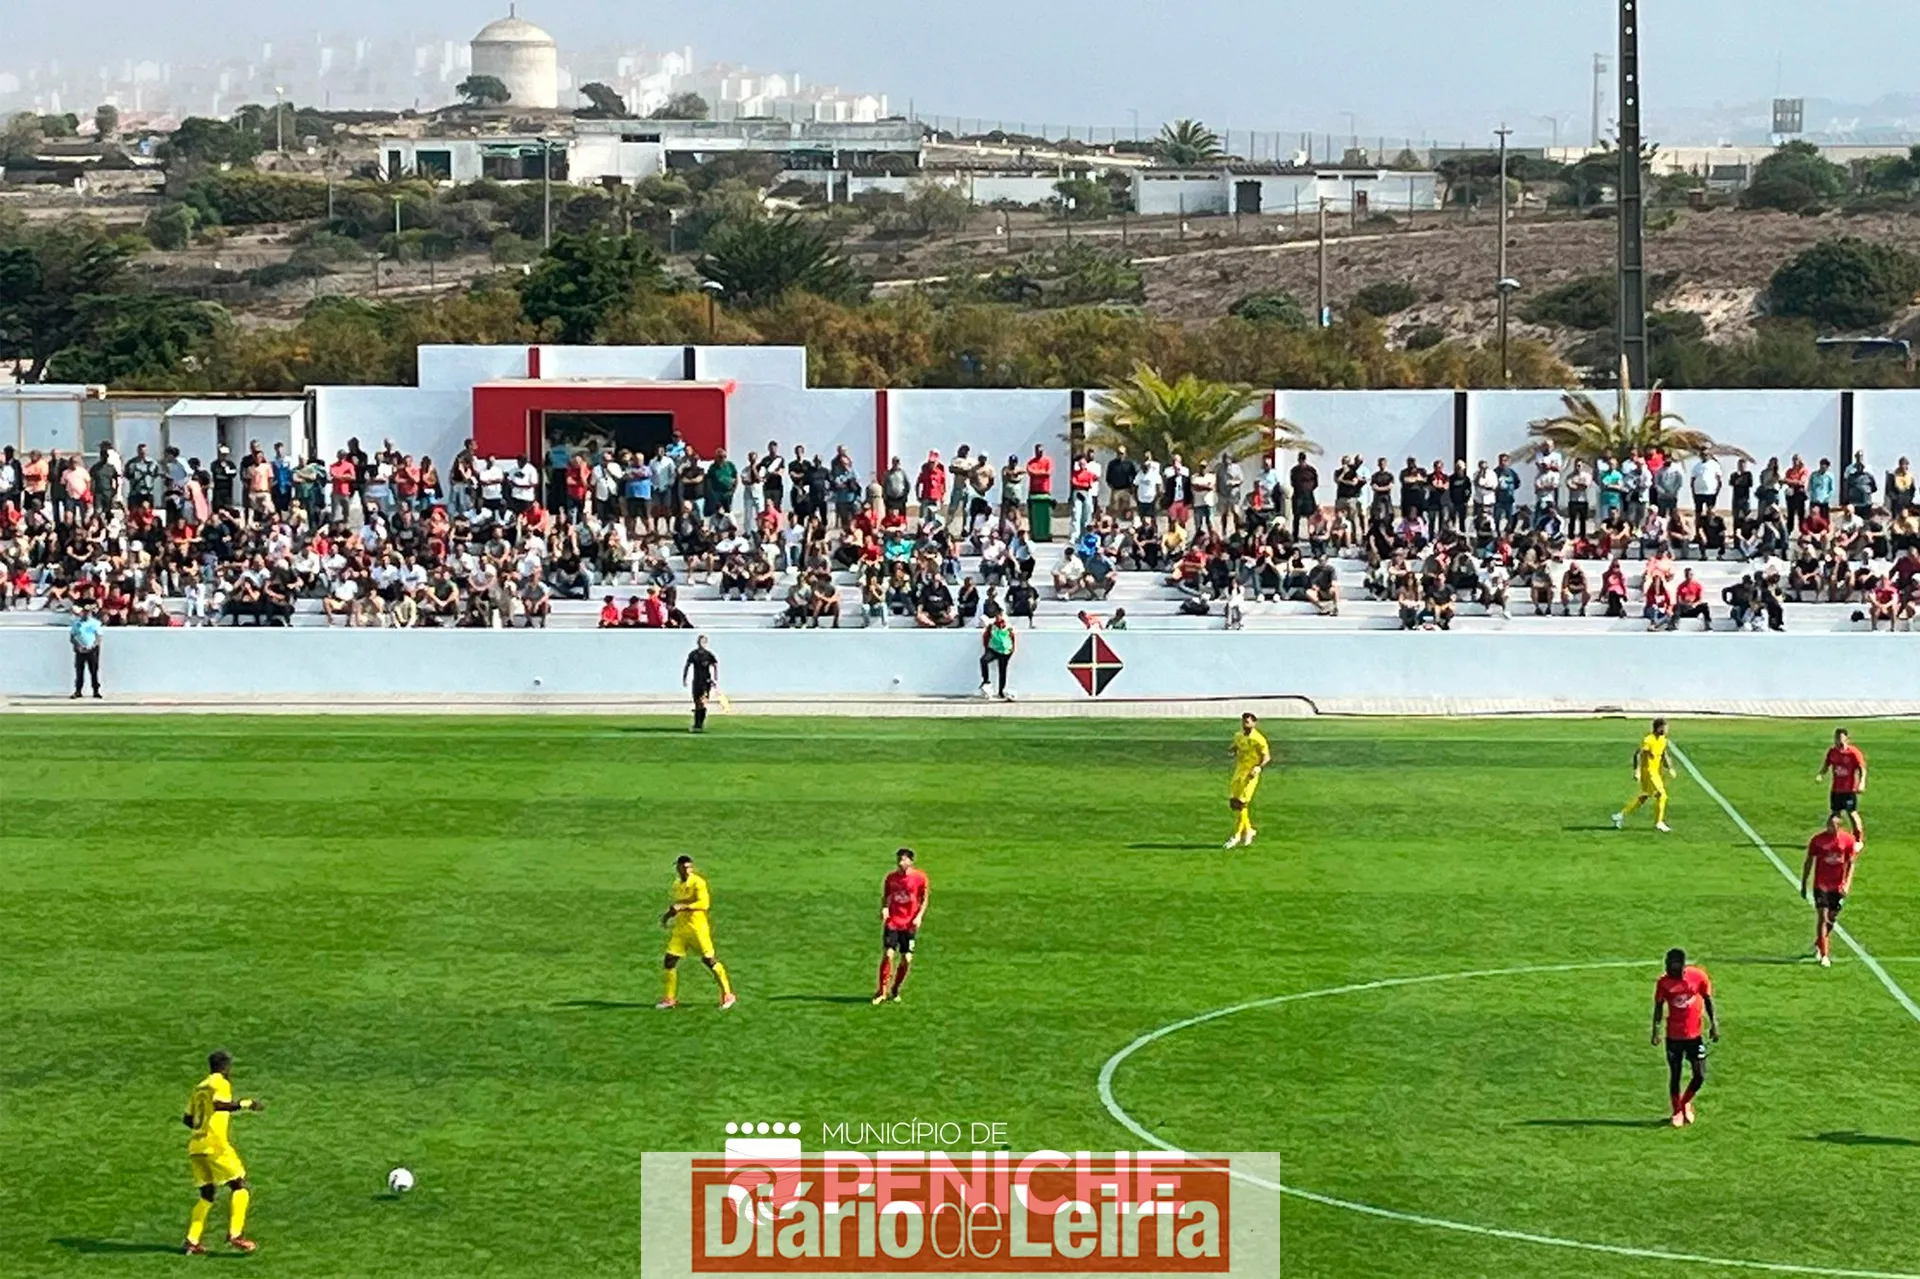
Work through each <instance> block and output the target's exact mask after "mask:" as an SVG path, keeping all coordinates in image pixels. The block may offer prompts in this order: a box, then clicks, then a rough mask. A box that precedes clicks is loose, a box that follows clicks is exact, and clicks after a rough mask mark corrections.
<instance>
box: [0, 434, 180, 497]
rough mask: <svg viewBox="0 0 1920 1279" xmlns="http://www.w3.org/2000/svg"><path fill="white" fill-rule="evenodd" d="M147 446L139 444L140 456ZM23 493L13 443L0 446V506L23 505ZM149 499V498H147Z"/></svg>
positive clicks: (18, 464)
mask: <svg viewBox="0 0 1920 1279" xmlns="http://www.w3.org/2000/svg"><path fill="white" fill-rule="evenodd" d="M146 451H147V446H146V445H144V444H142V445H141V446H140V456H142V457H145V456H146ZM24 493H25V483H24V477H23V476H22V474H21V471H20V461H19V459H18V458H17V457H16V456H15V455H14V451H13V445H11V444H9V445H7V446H6V447H5V448H0V507H6V506H11V507H13V508H14V509H15V510H20V509H22V507H23V503H22V500H21V499H22V497H23V495H24ZM149 500H151V499H149Z"/></svg>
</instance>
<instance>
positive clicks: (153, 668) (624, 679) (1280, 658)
mask: <svg viewBox="0 0 1920 1279" xmlns="http://www.w3.org/2000/svg"><path fill="white" fill-rule="evenodd" d="M692 638H693V637H692V633H690V632H685V631H678V632H640V633H635V632H626V631H564V630H560V631H537V632H527V631H466V630H447V631H389V630H345V629H334V630H320V629H314V630H273V629H255V628H247V629H238V630H236V629H222V630H217V631H206V630H192V631H188V630H178V629H175V630H143V629H131V630H116V631H110V632H108V633H107V636H106V640H105V645H104V649H103V656H102V666H103V672H102V673H103V678H104V681H105V684H106V687H107V690H108V695H109V696H110V697H124V698H129V699H132V698H149V699H166V698H182V699H201V698H207V699H214V698H218V699H247V698H257V699H262V700H272V699H312V700H323V701H324V700H326V699H336V698H337V699H340V700H342V701H349V700H352V699H369V698H383V697H387V698H416V699H431V698H436V697H440V698H476V699H480V698H487V699H499V698H527V699H535V700H537V699H540V698H566V699H574V700H578V699H583V698H584V699H595V698H606V699H619V698H631V697H646V696H658V697H678V696H681V695H682V689H681V684H680V673H681V666H682V662H683V661H684V658H685V655H686V652H687V650H688V649H689V648H690V647H691V646H692ZM1103 638H1104V639H1105V641H1106V643H1107V644H1108V645H1109V647H1110V649H1111V651H1112V653H1113V655H1114V656H1115V657H1117V658H1118V660H1119V662H1120V670H1119V673H1118V674H1117V675H1116V676H1115V677H1114V678H1113V680H1112V682H1111V683H1110V684H1109V685H1108V688H1107V691H1106V693H1105V695H1104V696H1103V697H1102V698H1101V699H1099V700H1101V701H1109V702H1110V701H1123V700H1136V699H1146V700H1166V699H1183V700H1184V699H1213V698H1218V699H1223V700H1225V701H1226V702H1227V704H1228V705H1229V706H1230V705H1231V699H1237V698H1247V699H1252V698H1275V697H1302V698H1306V699H1309V700H1312V701H1314V702H1325V703H1337V702H1339V701H1341V700H1343V699H1368V700H1372V701H1378V700H1380V699H1389V700H1391V701H1393V702H1394V703H1395V704H1396V707H1397V708H1399V709H1409V710H1419V709H1426V710H1443V709H1446V707H1447V705H1448V704H1449V703H1466V702H1477V703H1481V704H1485V703H1489V702H1498V703H1507V704H1517V703H1521V702H1525V703H1527V704H1530V705H1536V706H1542V707H1544V706H1549V705H1552V706H1559V707H1563V708H1568V709H1582V710H1602V709H1606V708H1609V707H1617V706H1620V705H1622V704H1627V703H1656V704H1661V705H1666V706H1669V707H1672V708H1675V709H1680V708H1690V707H1691V708H1708V707H1713V706H1728V705H1733V704H1740V705H1742V706H1743V707H1745V708H1747V709H1765V708H1766V707H1768V706H1779V707H1783V708H1784V707H1786V706H1788V705H1789V704H1804V702H1805V700H1806V699H1808V698H1819V699H1823V700H1831V701H1855V702H1879V703H1885V702H1888V701H1911V700H1913V699H1915V698H1916V697H1920V670H1916V668H1915V666H1914V663H1913V660H1912V656H1911V654H1909V653H1908V652H1907V646H1906V645H1905V644H1902V643H1898V642H1896V641H1894V640H1886V641H1881V640H1877V639H1872V638H1868V637H1866V636H1861V635H1855V634H1847V633H1818V634H1802V635H1785V636H1767V635H1751V634H1732V633H1715V634H1708V635H1690V636H1687V637H1685V638H1667V639H1662V638H1658V637H1651V638H1650V637H1648V636H1646V635H1643V634H1636V633H1634V632H1631V631H1626V632H1606V633H1599V634H1587V635H1570V634H1566V633H1556V634H1531V635H1530V634H1519V633H1505V634H1500V633H1475V634H1457V635H1445V634H1438V633H1425V634H1404V633H1400V632H1394V631H1380V632H1361V633H1354V632H1324V633H1314V632H1289V633H1283V634H1260V633H1227V632H1224V631H1207V632H1202V633H1197V634H1175V633H1150V632H1109V633H1107V634H1105V635H1104V636H1103ZM1085 642H1086V637H1085V636H1084V635H1081V634H1078V633H1075V632H1070V631H1023V632H1020V637H1019V648H1018V651H1017V653H1016V654H1015V657H1014V661H1013V668H1012V676H1011V679H1010V683H1009V686H1010V687H1011V688H1012V689H1013V690H1015V692H1016V693H1018V694H1020V695H1022V696H1025V697H1043V698H1055V699H1064V700H1065V701H1067V702H1069V703H1086V704H1091V703H1092V702H1093V701H1094V699H1091V698H1089V697H1088V696H1087V695H1086V693H1085V692H1084V691H1083V690H1082V689H1081V687H1080V686H1079V684H1078V683H1077V682H1076V681H1075V679H1074V677H1073V675H1072V673H1071V672H1070V671H1069V669H1068V662H1069V661H1070V660H1072V658H1073V657H1074V655H1075V653H1076V652H1077V651H1078V650H1079V648H1080V647H1081V645H1083V644H1084V643H1085ZM1653 646H1659V647H1661V649H1662V651H1663V652H1667V653H1668V658H1667V659H1663V660H1649V654H1650V652H1651V651H1652V647H1653ZM1682 649H1684V657H1682V655H1681V651H1680V650H1682ZM714 651H715V652H716V653H717V654H718V655H719V657H720V661H721V674H722V681H721V683H722V687H724V688H725V689H726V690H727V691H728V692H729V693H730V694H732V696H734V697H735V698H759V699H765V698H782V697H785V698H828V697H854V696H857V697H878V698H885V697H892V696H919V697H926V696H948V697H964V696H967V695H970V694H973V693H974V692H975V690H976V689H977V686H978V681H979V654H980V638H979V635H978V633H977V632H972V631H943V632H939V633H928V632H924V631H913V630H898V629H896V630H877V631H838V632H834V631H777V630H766V631H746V632H726V633H721V634H718V635H717V636H716V638H715V641H714ZM1542 671H1545V672H1550V673H1551V674H1550V676H1549V677H1548V678H1547V679H1545V680H1542V679H1540V678H1538V677H1537V673H1538V672H1542ZM1703 671H1704V672H1710V674H1709V675H1707V676H1704V677H1703V676H1701V674H1700V672H1703ZM1522 672H1533V673H1536V674H1534V675H1524V674H1522ZM1809 672H1819V676H1818V679H1817V680H1813V679H1810V676H1809ZM72 674H73V665H72V656H71V653H70V651H69V649H68V647H67V640H66V634H65V632H64V630H63V629H62V628H60V627H57V626H47V627H32V628H27V627H9V628H5V629H0V695H4V696H8V697H56V696H62V695H64V693H65V691H66V690H67V689H69V688H71V686H72V683H71V681H72Z"/></svg>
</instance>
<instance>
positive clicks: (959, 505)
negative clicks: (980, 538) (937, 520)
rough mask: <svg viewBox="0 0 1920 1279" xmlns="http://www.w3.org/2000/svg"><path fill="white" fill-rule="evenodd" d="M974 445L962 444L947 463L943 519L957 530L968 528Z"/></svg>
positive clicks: (950, 527)
mask: <svg viewBox="0 0 1920 1279" xmlns="http://www.w3.org/2000/svg"><path fill="white" fill-rule="evenodd" d="M973 470H974V460H973V446H972V445H971V444H962V445H961V446H960V448H959V450H958V451H957V452H956V453H954V455H953V461H951V462H949V463H947V511H946V514H945V515H944V516H942V520H943V521H944V523H945V524H946V527H948V528H949V529H953V530H954V531H956V532H959V531H963V530H964V529H965V528H966V513H967V496H968V492H967V491H968V487H969V486H970V485H971V483H972V481H973Z"/></svg>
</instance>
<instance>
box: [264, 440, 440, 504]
mask: <svg viewBox="0 0 1920 1279" xmlns="http://www.w3.org/2000/svg"><path fill="white" fill-rule="evenodd" d="M439 483H440V477H439V476H438V475H436V476H434V485H435V487H438V486H439ZM267 492H268V493H269V494H270V495H271V497H272V499H273V509H274V510H275V511H277V512H279V513H280V514H281V515H285V514H286V513H287V512H289V511H291V510H292V509H293V463H292V462H290V461H288V460H287V446H286V445H284V444H279V443H276V444H275V445H274V446H273V459H272V461H270V462H268V463H267Z"/></svg>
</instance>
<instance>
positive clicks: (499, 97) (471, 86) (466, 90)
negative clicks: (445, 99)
mask: <svg viewBox="0 0 1920 1279" xmlns="http://www.w3.org/2000/svg"><path fill="white" fill-rule="evenodd" d="M453 91H454V92H455V93H457V94H459V95H460V97H461V98H462V100H464V101H466V102H468V103H471V104H472V105H474V106H476V107H497V106H500V105H502V104H504V103H506V102H508V101H509V100H511V99H512V97H513V94H512V93H510V92H508V91H507V86H506V85H505V84H504V83H503V82H502V81H501V79H500V77H499V76H491V75H470V76H468V77H467V78H466V79H464V80H462V81H461V82H460V83H459V84H456V85H454V86H453Z"/></svg>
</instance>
